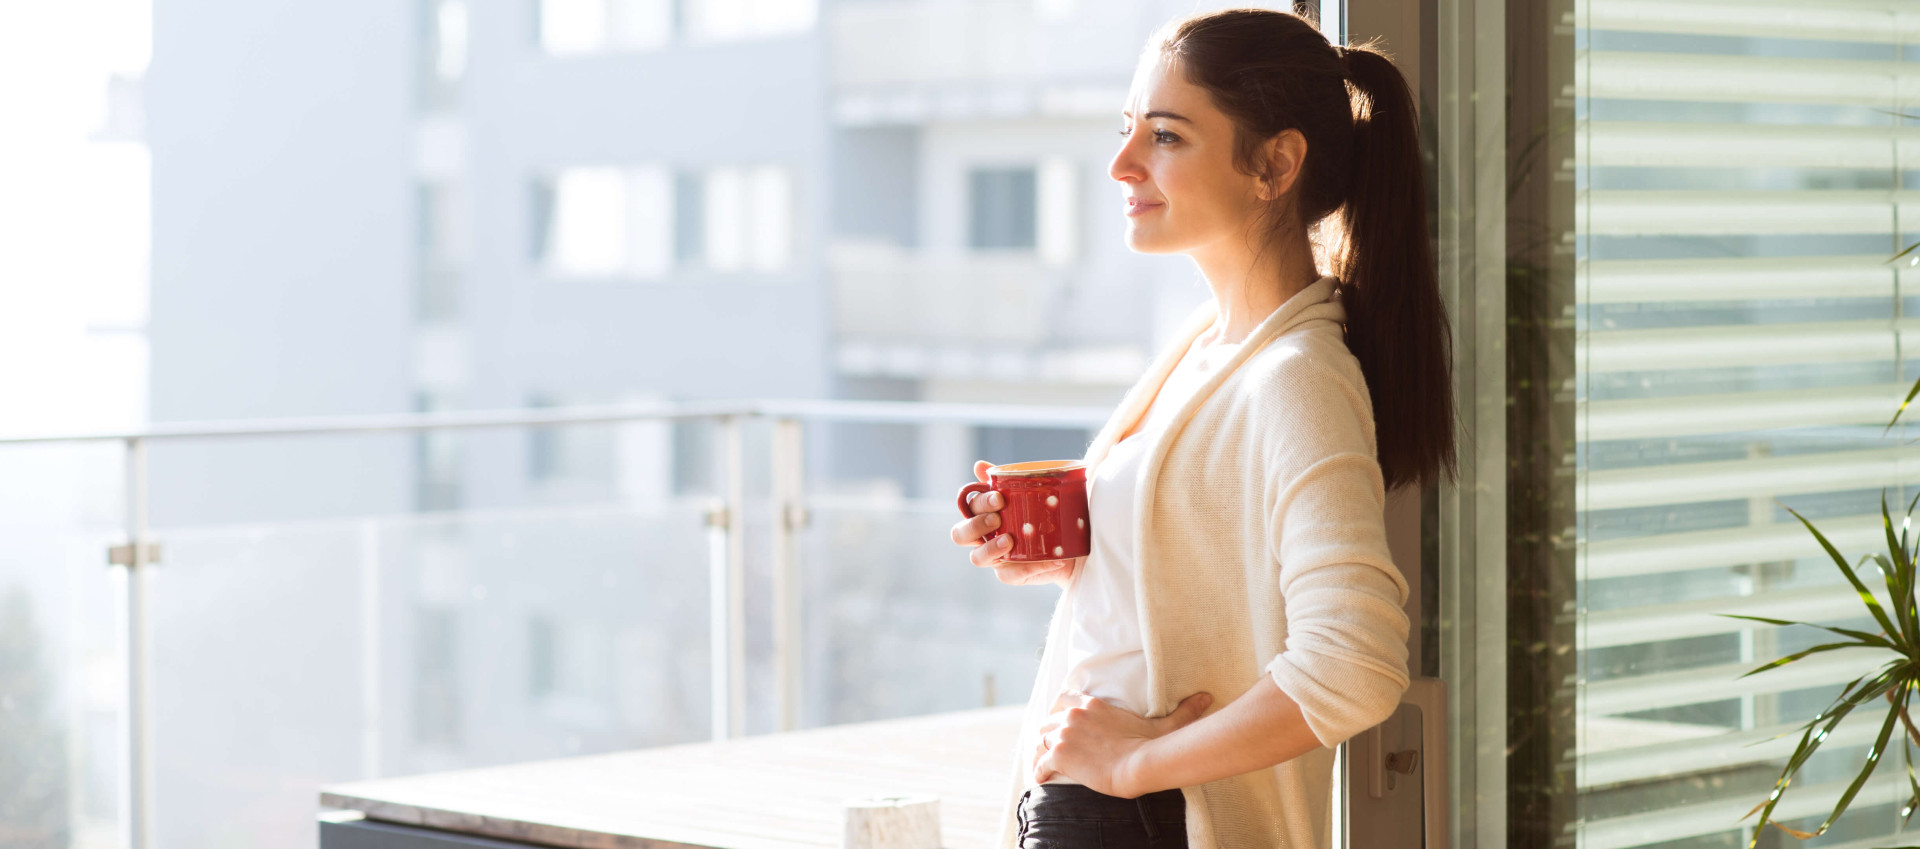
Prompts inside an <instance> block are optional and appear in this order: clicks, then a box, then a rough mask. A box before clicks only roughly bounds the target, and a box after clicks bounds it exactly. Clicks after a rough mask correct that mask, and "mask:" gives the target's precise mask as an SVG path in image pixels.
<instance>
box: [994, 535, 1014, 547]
mask: <svg viewBox="0 0 1920 849" xmlns="http://www.w3.org/2000/svg"><path fill="white" fill-rule="evenodd" d="M1012 544H1013V537H1001V538H1000V540H999V541H998V542H995V543H994V545H997V546H999V547H1001V548H1006V547H1007V546H1009V545H1012Z"/></svg>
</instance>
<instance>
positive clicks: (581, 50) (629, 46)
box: [535, 0, 674, 56]
mask: <svg viewBox="0 0 1920 849" xmlns="http://www.w3.org/2000/svg"><path fill="white" fill-rule="evenodd" d="M673 6H674V4H673V0H539V5H538V9H539V14H538V15H536V16H535V27H536V29H537V30H538V31H539V37H540V47H541V49H542V50H544V51H546V52H547V53H548V54H551V55H554V56H571V55H581V54H589V53H602V52H606V51H610V50H656V49H659V48H661V47H664V46H666V45H667V44H668V43H669V42H671V41H672V40H673V26H674V21H673Z"/></svg>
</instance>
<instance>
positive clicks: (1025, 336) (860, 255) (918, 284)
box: [828, 242, 1147, 385]
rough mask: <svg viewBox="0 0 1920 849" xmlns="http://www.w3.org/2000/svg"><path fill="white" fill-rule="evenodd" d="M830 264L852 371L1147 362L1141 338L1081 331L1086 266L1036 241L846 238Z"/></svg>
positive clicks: (842, 349) (1066, 374) (1051, 375)
mask: <svg viewBox="0 0 1920 849" xmlns="http://www.w3.org/2000/svg"><path fill="white" fill-rule="evenodd" d="M828 267H829V275H830V278H831V280H832V289H833V330H834V338H835V345H836V351H835V362H836V367H837V368H838V369H839V371H840V372H841V373H843V374H850V375H874V376H888V377H900V378H909V379H913V378H945V379H955V380H970V379H987V380H1001V381H1012V382H1048V383H1097V384H1119V385H1127V384H1130V383H1131V382H1132V381H1133V380H1134V379H1135V378H1137V377H1138V376H1139V374H1140V372H1141V370H1142V369H1144V368H1145V367H1146V362H1147V352H1146V351H1144V350H1142V349H1141V348H1139V347H1138V346H1135V345H1124V344H1113V343H1109V342H1103V341H1100V340H1096V339H1083V338H1077V336H1076V334H1075V331H1074V329H1073V328H1072V326H1071V324H1070V322H1069V321H1068V316H1070V315H1071V314H1072V312H1073V309H1074V299H1075V298H1076V296H1077V284H1078V280H1079V278H1080V276H1082V275H1081V273H1080V271H1079V270H1078V269H1076V268H1074V267H1073V266H1071V265H1066V264H1060V263H1053V262H1048V261H1047V260H1045V259H1043V258H1042V256H1041V255H1040V254H1038V253H1036V252H1034V251H976V252H969V253H965V254H957V255H951V256H938V255H931V254H926V253H922V252H918V251H913V250H907V249H902V248H897V247H893V246H890V245H886V244H864V243H846V242H842V243H836V244H834V245H832V246H831V249H830V250H829V252H828Z"/></svg>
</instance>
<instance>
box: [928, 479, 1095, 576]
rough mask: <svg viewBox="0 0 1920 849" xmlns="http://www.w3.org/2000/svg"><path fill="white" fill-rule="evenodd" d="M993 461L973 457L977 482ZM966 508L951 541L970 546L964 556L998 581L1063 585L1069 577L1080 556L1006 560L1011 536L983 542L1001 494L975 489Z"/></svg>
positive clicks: (996, 522)
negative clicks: (970, 513) (987, 569)
mask: <svg viewBox="0 0 1920 849" xmlns="http://www.w3.org/2000/svg"><path fill="white" fill-rule="evenodd" d="M990 468H993V464H992V463H989V462H987V461H985V460H976V461H974V464H973V476H974V477H976V478H978V479H979V480H980V482H981V483H988V482H989V481H988V480H987V470H988V469H990ZM967 506H968V509H970V510H972V511H973V513H974V515H973V518H971V519H961V520H960V521H959V522H958V523H957V524H955V525H954V526H953V541H954V543H955V544H957V545H970V546H973V552H972V553H971V554H969V555H967V559H969V560H972V561H973V565H975V566H991V567H993V573H994V575H995V576H996V577H998V578H999V579H1000V583H1003V584H1012V585H1014V586H1025V585H1027V584H1043V583H1044V584H1059V585H1060V586H1062V587H1065V586H1066V585H1067V583H1068V582H1069V581H1071V580H1073V570H1074V566H1075V565H1076V564H1078V563H1079V562H1080V560H1081V559H1082V558H1079V557H1072V558H1068V559H1066V560H1035V561H1028V562H1023V561H1009V560H1007V552H1008V551H1009V550H1011V548H1012V545H1013V537H1011V536H1008V535H1006V534H1001V535H1000V537H999V538H998V539H996V540H994V541H993V542H991V543H985V544H983V543H982V542H981V538H982V537H985V536H986V535H987V534H989V533H992V532H993V531H995V530H998V529H999V527H1000V510H1001V509H1002V508H1004V507H1006V506H1007V500H1006V498H1005V496H1002V495H1001V494H1000V493H999V492H998V491H996V490H991V489H989V490H987V491H985V492H977V493H974V494H973V495H971V496H968V498H967Z"/></svg>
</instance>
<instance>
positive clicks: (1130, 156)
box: [1107, 56, 1261, 254]
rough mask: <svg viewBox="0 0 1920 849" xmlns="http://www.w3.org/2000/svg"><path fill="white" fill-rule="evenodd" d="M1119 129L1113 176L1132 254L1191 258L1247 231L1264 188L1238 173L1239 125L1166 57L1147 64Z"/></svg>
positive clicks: (1110, 169)
mask: <svg viewBox="0 0 1920 849" xmlns="http://www.w3.org/2000/svg"><path fill="white" fill-rule="evenodd" d="M1121 122H1122V123H1121V130H1120V132H1121V135H1122V136H1123V137H1124V141H1123V142H1122V144H1121V145H1120V152H1119V153H1118V154H1115V155H1114V157H1113V163H1112V164H1111V165H1110V166H1109V167H1108V169H1107V173H1108V174H1110V175H1112V177H1113V178H1114V179H1115V180H1119V181H1120V183H1121V186H1122V192H1121V194H1122V195H1123V197H1124V200H1123V204H1125V205H1124V206H1123V207H1122V209H1123V211H1124V212H1125V213H1126V214H1127V247H1128V248H1129V249H1131V250H1133V251H1136V252H1138V253H1153V254H1165V253H1189V252H1191V251H1193V250H1194V249H1196V248H1203V247H1205V246H1207V245H1210V244H1213V243H1215V242H1218V241H1220V240H1222V239H1227V238H1234V237H1240V236H1243V235H1244V234H1245V233H1246V232H1247V228H1248V226H1249V224H1250V223H1251V221H1252V216H1253V215H1254V214H1255V212H1256V211H1257V210H1258V208H1259V206H1260V205H1261V201H1260V200H1259V194H1258V184H1257V183H1256V181H1255V180H1254V178H1252V177H1249V176H1247V175H1245V174H1242V173H1240V172H1238V171H1235V170H1234V168H1233V125H1232V123H1231V122H1230V121H1229V119H1228V118H1227V116H1226V115H1225V114H1224V113H1222V112H1220V110H1218V109H1216V108H1214V106H1213V101H1212V99H1211V98H1210V97H1208V96H1207V93H1206V92H1205V91H1204V90H1203V89H1200V88H1199V87H1197V86H1194V85H1192V84H1190V83H1188V82H1187V81H1186V80H1185V79H1184V78H1183V77H1182V76H1181V74H1180V73H1179V72H1178V70H1177V68H1174V67H1170V66H1169V65H1168V62H1167V60H1166V58H1165V57H1164V56H1159V57H1156V58H1154V59H1152V60H1151V61H1143V62H1142V64H1141V65H1140V68H1139V70H1138V71H1137V72H1136V73H1135V74H1134V77H1133V86H1132V89H1131V90H1130V91H1129V92H1128V94H1127V104H1126V106H1125V107H1124V109H1123V111H1122V114H1121Z"/></svg>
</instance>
